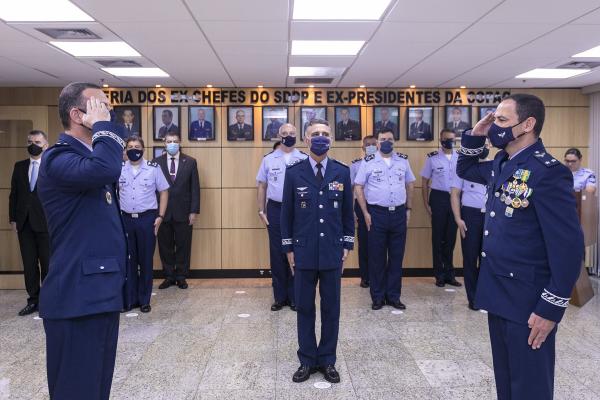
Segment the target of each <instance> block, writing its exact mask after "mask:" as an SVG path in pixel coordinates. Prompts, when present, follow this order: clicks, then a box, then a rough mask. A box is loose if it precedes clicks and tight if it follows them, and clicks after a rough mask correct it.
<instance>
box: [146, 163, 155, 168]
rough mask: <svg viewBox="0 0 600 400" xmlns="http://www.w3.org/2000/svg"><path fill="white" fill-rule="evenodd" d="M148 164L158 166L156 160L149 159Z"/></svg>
mask: <svg viewBox="0 0 600 400" xmlns="http://www.w3.org/2000/svg"><path fill="white" fill-rule="evenodd" d="M146 164H148V165H149V166H151V167H155V168H156V167H158V163H157V162H156V161H147V162H146Z"/></svg>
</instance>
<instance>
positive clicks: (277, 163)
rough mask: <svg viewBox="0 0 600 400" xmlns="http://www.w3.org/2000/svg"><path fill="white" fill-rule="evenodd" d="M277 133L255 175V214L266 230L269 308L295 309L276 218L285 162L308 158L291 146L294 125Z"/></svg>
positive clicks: (279, 208) (293, 140)
mask: <svg viewBox="0 0 600 400" xmlns="http://www.w3.org/2000/svg"><path fill="white" fill-rule="evenodd" d="M278 136H279V138H280V139H281V146H279V148H277V149H274V150H273V151H272V152H270V153H269V154H267V155H266V156H264V158H263V160H262V162H261V164H260V168H258V173H257V174H256V182H257V184H258V196H257V200H258V216H259V217H260V219H261V221H262V222H263V223H264V224H265V226H266V227H267V231H268V233H269V256H270V261H271V275H272V279H273V297H274V298H275V302H274V303H273V305H272V306H271V311H279V310H281V309H282V308H283V306H286V305H288V306H290V308H291V309H292V310H295V309H296V302H295V301H294V276H293V275H292V271H291V270H290V265H289V264H288V261H287V257H286V255H285V253H284V252H283V250H282V248H281V225H280V223H279V219H280V218H281V200H282V197H283V182H284V180H285V169H286V167H287V166H288V165H291V164H294V163H296V162H297V161H300V160H304V159H305V158H306V157H307V156H306V154H305V153H303V152H301V151H299V150H298V149H296V148H294V146H295V145H296V127H295V126H294V125H292V124H288V123H286V124H283V125H281V126H280V127H279V132H278ZM265 206H266V207H265ZM265 210H266V212H265Z"/></svg>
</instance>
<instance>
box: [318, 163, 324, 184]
mask: <svg viewBox="0 0 600 400" xmlns="http://www.w3.org/2000/svg"><path fill="white" fill-rule="evenodd" d="M317 182H319V185H320V184H321V182H323V164H321V163H317Z"/></svg>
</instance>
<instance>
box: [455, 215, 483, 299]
mask: <svg viewBox="0 0 600 400" xmlns="http://www.w3.org/2000/svg"><path fill="white" fill-rule="evenodd" d="M460 213H461V217H462V219H463V221H465V224H466V225H467V232H466V234H465V238H464V239H462V238H461V244H462V255H463V273H464V277H465V291H466V292H467V299H468V300H469V304H473V302H474V301H475V289H476V288H477V278H478V277H479V265H480V263H481V243H482V240H483V223H484V220H485V214H484V213H482V212H481V209H479V208H474V207H467V206H463V207H461V211H460Z"/></svg>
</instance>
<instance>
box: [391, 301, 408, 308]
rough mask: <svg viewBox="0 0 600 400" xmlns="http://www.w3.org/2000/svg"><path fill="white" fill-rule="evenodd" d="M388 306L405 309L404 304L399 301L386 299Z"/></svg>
mask: <svg viewBox="0 0 600 400" xmlns="http://www.w3.org/2000/svg"><path fill="white" fill-rule="evenodd" d="M387 303H388V304H389V305H390V306H392V307H394V308H397V309H398V310H406V306H405V305H404V304H403V303H402V302H401V301H400V300H398V301H388V302H387Z"/></svg>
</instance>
